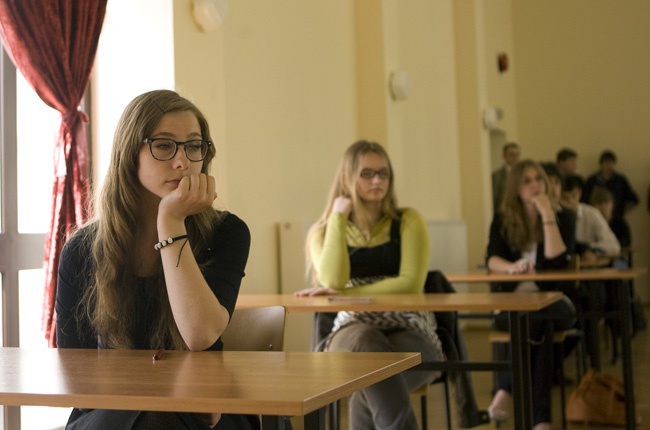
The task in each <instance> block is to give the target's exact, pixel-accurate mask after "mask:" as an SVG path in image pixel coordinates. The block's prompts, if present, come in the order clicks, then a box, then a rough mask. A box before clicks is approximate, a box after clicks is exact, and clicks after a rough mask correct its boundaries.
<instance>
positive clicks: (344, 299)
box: [327, 297, 375, 303]
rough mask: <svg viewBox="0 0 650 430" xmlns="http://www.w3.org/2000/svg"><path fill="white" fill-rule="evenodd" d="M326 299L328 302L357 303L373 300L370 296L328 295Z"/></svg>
mask: <svg viewBox="0 0 650 430" xmlns="http://www.w3.org/2000/svg"><path fill="white" fill-rule="evenodd" d="M327 300H329V301H330V302H357V303H372V302H374V301H375V299H373V298H372V297H329V298H328V299H327Z"/></svg>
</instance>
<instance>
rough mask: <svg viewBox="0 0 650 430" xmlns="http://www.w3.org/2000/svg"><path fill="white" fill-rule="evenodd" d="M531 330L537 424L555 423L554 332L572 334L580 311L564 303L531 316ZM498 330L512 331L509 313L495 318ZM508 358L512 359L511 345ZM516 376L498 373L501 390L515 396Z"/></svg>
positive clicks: (563, 299) (565, 298)
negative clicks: (513, 391) (513, 378)
mask: <svg viewBox="0 0 650 430" xmlns="http://www.w3.org/2000/svg"><path fill="white" fill-rule="evenodd" d="M528 321H529V329H530V342H531V343H530V345H531V347H530V370H531V377H532V384H533V386H532V390H533V422H534V424H538V423H543V422H551V383H552V379H553V331H561V330H568V329H570V328H572V327H574V326H575V324H576V310H575V307H574V306H573V303H571V300H570V299H569V298H568V297H566V296H564V297H563V298H562V300H560V301H558V302H555V303H553V304H552V305H550V306H548V307H546V308H544V309H542V310H541V311H538V312H532V313H530V314H529V315H528ZM494 326H495V328H496V329H498V330H503V331H508V330H509V329H510V328H509V326H510V323H509V320H508V314H507V313H500V314H498V315H497V316H496V317H495V320H494ZM507 349H508V352H507V354H508V358H511V357H512V354H511V351H510V346H509V345H508V348H507ZM512 386H513V380H512V372H498V373H497V385H496V388H497V389H498V390H505V391H507V392H508V393H511V394H512Z"/></svg>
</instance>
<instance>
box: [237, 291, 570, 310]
mask: <svg viewBox="0 0 650 430" xmlns="http://www.w3.org/2000/svg"><path fill="white" fill-rule="evenodd" d="M561 297H562V293H559V292H554V291H553V292H539V293H435V294H420V293H418V294H373V295H368V296H347V295H346V296H312V297H296V296H294V295H293V294H240V295H239V298H238V299H237V305H236V307H237V308H239V309H250V308H259V307H265V306H284V307H285V308H286V309H287V311H289V312H294V311H296V312H338V311H359V312H383V311H434V312H439V311H475V312H487V311H493V310H501V311H524V312H527V311H537V310H540V309H542V308H545V307H546V306H548V305H550V304H552V303H554V302H556V301H557V300H560V298H561ZM330 298H332V299H330ZM357 300H358V301H357Z"/></svg>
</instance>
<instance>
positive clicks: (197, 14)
mask: <svg viewBox="0 0 650 430" xmlns="http://www.w3.org/2000/svg"><path fill="white" fill-rule="evenodd" d="M226 13H228V2H227V1H226V0H193V1H192V16H193V17H194V21H196V23H197V24H198V26H199V28H201V30H203V31H205V32H206V33H209V32H211V31H214V30H216V29H217V28H219V26H220V25H221V24H223V21H224V19H226Z"/></svg>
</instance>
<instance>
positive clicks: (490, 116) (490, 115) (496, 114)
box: [483, 106, 503, 131]
mask: <svg viewBox="0 0 650 430" xmlns="http://www.w3.org/2000/svg"><path fill="white" fill-rule="evenodd" d="M501 118H503V109H501V108H500V107H496V106H490V107H487V108H485V110H484V111H483V125H484V126H485V128H486V129H488V130H490V131H493V130H498V129H499V127H498V125H499V124H498V123H499V120H500V119H501Z"/></svg>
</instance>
